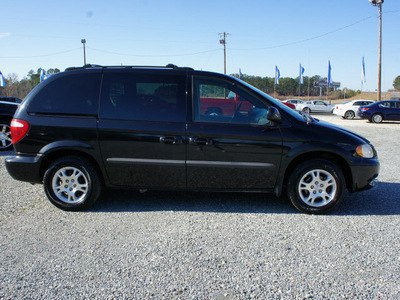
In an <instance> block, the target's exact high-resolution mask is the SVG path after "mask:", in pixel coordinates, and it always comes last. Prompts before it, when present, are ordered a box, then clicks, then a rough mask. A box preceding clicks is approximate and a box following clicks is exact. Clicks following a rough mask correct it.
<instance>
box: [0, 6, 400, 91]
mask: <svg viewBox="0 0 400 300" xmlns="http://www.w3.org/2000/svg"><path fill="white" fill-rule="evenodd" d="M382 11H383V14H382V20H383V34H382V90H383V91H386V90H388V89H392V88H393V81H394V79H395V78H396V77H397V76H399V75H400V38H399V29H400V0H385V2H384V3H383V5H382ZM0 20H1V26H0V71H1V72H2V73H3V75H4V76H5V77H6V76H8V75H9V74H12V73H15V74H17V75H18V78H19V79H22V78H24V77H26V76H27V74H28V72H29V71H30V70H35V71H36V70H37V69H39V68H43V69H46V70H47V69H50V68H58V69H60V70H64V69H65V68H67V67H71V66H82V65H83V63H84V55H83V44H82V43H81V39H86V61H87V63H91V64H99V65H151V66H165V65H167V64H168V63H173V64H176V65H178V66H185V67H192V68H194V69H198V70H208V71H215V72H220V73H223V72H224V55H223V45H221V44H220V42H219V40H220V37H219V33H223V32H226V33H229V34H230V35H228V36H227V38H226V55H227V62H226V63H227V65H226V69H227V74H233V73H239V68H240V69H241V71H242V73H243V74H247V75H255V76H262V77H265V76H268V77H274V72H275V66H278V68H279V70H280V74H281V77H292V78H296V77H298V76H299V64H301V65H302V66H303V67H304V68H305V72H304V76H314V75H320V76H322V77H327V76H328V61H330V63H331V66H332V79H333V81H336V82H341V88H348V89H355V90H357V89H361V69H362V57H363V56H364V57H365V73H366V82H365V83H364V85H363V87H362V88H363V91H375V90H376V89H377V86H378V49H379V43H378V41H379V18H378V8H377V7H374V6H372V5H371V4H370V3H369V1H368V0H348V1H332V0H304V1H299V0H279V1H271V0H260V1H258V0H247V1H243V0H242V1H236V0H227V1H225V0H212V1H211V0H202V1H190V0H186V1H183V0H165V1H162V0H113V1H109V0H108V1H103V0H80V1H76V0H69V1H64V0H57V1H54V0H40V1H32V0H20V1H15V0H0Z"/></svg>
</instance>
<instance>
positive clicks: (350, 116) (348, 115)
mask: <svg viewBox="0 0 400 300" xmlns="http://www.w3.org/2000/svg"><path fill="white" fill-rule="evenodd" d="M355 116H356V114H355V113H354V111H352V110H348V111H346V112H345V113H344V118H345V119H347V120H352V119H354V117H355Z"/></svg>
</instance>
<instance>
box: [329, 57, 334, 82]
mask: <svg viewBox="0 0 400 300" xmlns="http://www.w3.org/2000/svg"><path fill="white" fill-rule="evenodd" d="M328 64H329V65H328V86H330V85H331V83H332V82H333V81H332V68H331V61H330V60H328Z"/></svg>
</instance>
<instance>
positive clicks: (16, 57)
mask: <svg viewBox="0 0 400 300" xmlns="http://www.w3.org/2000/svg"><path fill="white" fill-rule="evenodd" d="M77 49H81V48H74V49H70V50H65V51H60V52H56V53H50V54H42V55H31V56H2V57H0V59H23V58H39V57H48V56H54V55H59V54H64V53H68V52H72V51H76V50H77Z"/></svg>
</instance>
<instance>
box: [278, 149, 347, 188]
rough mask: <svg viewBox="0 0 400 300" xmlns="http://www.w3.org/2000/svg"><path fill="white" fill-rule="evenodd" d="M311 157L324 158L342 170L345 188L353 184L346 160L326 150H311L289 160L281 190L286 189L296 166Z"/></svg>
mask: <svg viewBox="0 0 400 300" xmlns="http://www.w3.org/2000/svg"><path fill="white" fill-rule="evenodd" d="M311 159H325V160H328V161H330V162H332V163H333V164H335V165H337V166H338V167H339V169H340V170H341V171H342V173H343V176H344V178H345V181H346V188H349V187H352V186H353V177H352V173H351V169H350V167H349V165H348V163H347V162H346V160H345V159H344V158H343V157H342V156H340V155H338V154H335V153H332V152H327V151H312V152H307V153H303V154H300V155H298V156H297V157H295V158H294V159H293V160H291V161H290V163H289V164H288V166H287V167H286V170H285V174H284V176H283V182H282V187H283V190H286V188H287V183H288V180H289V177H290V174H291V173H292V172H293V170H294V169H295V168H296V166H298V165H299V164H301V163H302V162H304V161H307V160H311Z"/></svg>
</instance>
